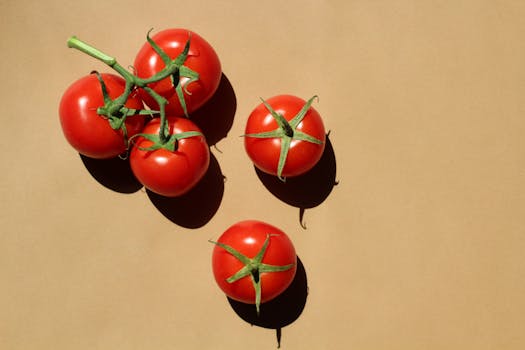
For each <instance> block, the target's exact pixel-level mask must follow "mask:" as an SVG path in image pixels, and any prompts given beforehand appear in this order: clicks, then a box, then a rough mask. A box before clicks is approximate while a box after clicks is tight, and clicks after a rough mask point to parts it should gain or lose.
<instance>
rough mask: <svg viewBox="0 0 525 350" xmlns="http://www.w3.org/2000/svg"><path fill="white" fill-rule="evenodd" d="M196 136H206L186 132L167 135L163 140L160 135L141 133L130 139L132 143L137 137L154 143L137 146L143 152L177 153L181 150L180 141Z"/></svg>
mask: <svg viewBox="0 0 525 350" xmlns="http://www.w3.org/2000/svg"><path fill="white" fill-rule="evenodd" d="M196 136H204V135H203V134H202V133H201V132H199V131H185V132H181V133H178V134H170V135H167V136H165V138H164V139H163V138H161V136H160V135H159V134H144V133H139V134H136V135H133V137H132V138H131V139H130V142H131V141H132V140H134V139H135V138H137V137H142V138H145V139H146V140H148V141H150V142H152V145H151V146H148V147H141V146H136V147H137V148H138V149H140V150H141V151H155V150H158V149H166V150H168V151H170V152H176V151H177V150H178V149H179V141H180V140H182V139H187V138H190V137H196Z"/></svg>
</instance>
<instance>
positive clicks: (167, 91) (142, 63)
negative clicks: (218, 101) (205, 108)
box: [134, 28, 222, 116]
mask: <svg viewBox="0 0 525 350" xmlns="http://www.w3.org/2000/svg"><path fill="white" fill-rule="evenodd" d="M190 35H191V43H190V49H189V53H188V57H187V58H186V61H185V62H184V65H185V66H186V67H188V68H190V69H192V70H193V71H195V72H197V73H199V80H197V81H194V82H192V83H190V84H188V85H187V86H186V89H187V90H188V92H189V94H188V93H186V92H184V99H185V101H186V107H187V110H188V113H191V112H193V111H195V110H196V109H198V108H199V107H201V106H202V105H203V104H204V103H205V102H206V101H208V100H209V99H210V98H211V97H212V95H213V94H214V93H215V91H216V90H217V87H218V86H219V82H220V80H221V75H222V70H221V63H220V61H219V57H218V56H217V53H216V52H215V50H214V49H213V47H212V46H211V45H210V44H209V43H208V42H207V41H206V40H205V39H204V38H203V37H201V36H200V35H198V34H197V33H195V32H192V31H190V30H187V29H181V28H174V29H166V30H163V31H160V32H158V33H157V34H155V35H153V36H152V37H151V38H152V39H153V41H155V43H156V44H157V45H158V46H159V47H160V48H161V49H162V50H163V51H164V52H165V53H166V54H167V55H168V56H169V57H171V58H172V59H174V58H176V57H177V56H178V55H179V54H180V53H181V52H182V51H183V49H184V45H185V44H186V42H187V41H188V38H190ZM134 67H135V70H136V74H137V76H139V77H140V78H149V77H151V76H152V75H154V74H155V73H157V72H159V71H161V70H162V69H163V68H164V67H165V64H164V62H163V61H162V59H161V57H160V56H159V55H158V54H157V53H156V52H155V51H154V50H153V48H152V47H151V45H150V44H149V43H148V42H146V43H145V44H144V45H143V46H142V48H141V49H140V50H139V52H138V53H137V56H136V57H135V63H134ZM182 79H185V80H182ZM186 79H187V78H182V77H181V82H182V83H183V84H184V82H186ZM149 87H151V88H152V89H153V90H155V91H156V92H157V93H159V94H160V95H161V96H163V97H164V98H166V99H167V100H168V104H167V105H166V113H167V114H169V115H172V116H182V115H184V111H183V109H182V107H181V105H180V102H179V99H178V97H177V94H176V92H175V89H174V88H173V85H172V83H171V80H170V78H169V77H168V78H166V79H163V80H161V81H159V82H155V83H151V84H149ZM140 93H141V97H142V98H143V100H144V102H145V103H146V104H147V105H148V106H149V107H150V108H152V109H154V110H158V108H159V107H158V104H157V103H156V102H155V100H154V99H153V98H152V97H151V96H150V95H149V94H148V93H146V92H145V91H144V90H140Z"/></svg>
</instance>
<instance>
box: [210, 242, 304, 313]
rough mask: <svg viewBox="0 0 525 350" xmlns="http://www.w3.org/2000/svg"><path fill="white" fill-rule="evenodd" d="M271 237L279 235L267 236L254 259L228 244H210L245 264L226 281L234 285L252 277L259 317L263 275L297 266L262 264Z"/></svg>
mask: <svg viewBox="0 0 525 350" xmlns="http://www.w3.org/2000/svg"><path fill="white" fill-rule="evenodd" d="M271 236H277V235H272V234H267V235H266V239H265V240H264V243H263V245H262V247H261V249H260V250H259V252H258V253H257V254H256V255H255V257H253V258H249V257H247V256H246V255H244V254H242V253H241V252H239V251H238V250H237V249H235V248H233V247H231V246H229V245H227V244H224V243H221V242H215V241H212V240H210V241H209V242H210V243H213V244H215V245H217V246H219V247H221V248H223V249H224V250H226V251H227V252H228V253H230V254H231V255H233V256H234V257H235V258H237V259H238V260H239V261H240V262H241V263H243V264H244V266H243V267H242V268H241V269H240V270H238V271H237V272H236V273H234V274H233V275H231V276H230V277H228V278H227V279H226V281H227V282H228V283H234V282H236V281H238V280H240V279H242V278H245V277H250V279H251V280H252V284H253V288H254V290H255V308H256V311H257V315H259V313H260V305H261V294H262V285H261V278H260V276H261V274H262V273H273V272H281V271H286V270H289V269H291V268H293V267H294V266H295V264H288V265H270V264H265V263H263V262H262V260H263V258H264V254H265V253H266V250H267V249H268V245H269V244H270V237H271Z"/></svg>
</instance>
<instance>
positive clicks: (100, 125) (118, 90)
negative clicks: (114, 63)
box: [59, 74, 145, 159]
mask: <svg viewBox="0 0 525 350" xmlns="http://www.w3.org/2000/svg"><path fill="white" fill-rule="evenodd" d="M101 77H102V80H103V81H104V83H105V85H106V89H107V92H108V95H109V97H110V98H111V99H115V98H117V97H118V96H120V95H121V94H122V92H124V87H125V81H124V79H123V78H121V77H120V76H117V75H113V74H101ZM102 106H104V97H103V94H102V88H101V84H100V81H99V80H98V78H97V76H96V75H95V74H90V75H87V76H85V77H82V78H80V79H78V80H77V81H75V82H73V84H71V85H70V86H69V87H68V88H67V89H66V91H65V92H64V94H63V95H62V99H61V100H60V105H59V116H60V123H61V126H62V131H63V133H64V136H65V137H66V140H67V141H68V142H69V143H70V144H71V146H72V147H73V148H74V149H75V150H77V151H78V152H79V153H80V154H82V155H85V156H87V157H90V158H97V159H105V158H113V157H116V156H118V155H119V154H121V153H123V152H124V151H125V150H126V147H127V143H126V140H125V137H124V134H123V131H122V129H118V130H114V129H113V128H112V127H111V125H110V123H109V121H108V119H107V118H106V117H104V116H101V115H99V114H97V108H99V107H102ZM125 106H126V107H128V108H131V109H137V110H139V109H142V108H143V104H142V100H141V99H140V97H139V96H138V94H137V93H136V91H135V92H133V93H132V94H131V95H130V97H129V98H128V100H127V102H126V104H125ZM144 123H145V117H144V116H143V115H134V116H129V117H127V118H126V122H125V127H126V131H127V137H131V136H133V135H135V134H136V133H138V132H140V130H141V129H142V128H143V126H144Z"/></svg>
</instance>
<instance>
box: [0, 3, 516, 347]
mask: <svg viewBox="0 0 525 350" xmlns="http://www.w3.org/2000/svg"><path fill="white" fill-rule="evenodd" d="M0 16H1V24H0V29H1V30H0V32H1V33H2V36H1V39H0V44H1V47H0V52H1V56H2V62H1V64H0V76H1V77H2V84H1V86H0V96H1V98H2V102H3V103H2V105H3V106H4V109H3V113H2V117H1V118H2V125H3V128H2V130H3V131H2V147H1V149H0V152H1V163H0V164H1V165H0V166H1V170H2V171H1V174H2V175H1V182H0V195H1V199H2V200H1V204H0V224H1V226H0V227H1V232H0V349H6V350H7V349H9V350H11V349H13V350H14V349H24V350H26V349H76V350H81V349H86V350H87V349H90V350H93V349H155V350H160V349H274V348H275V347H276V335H275V331H274V330H272V329H266V328H260V327H251V326H250V325H249V324H248V323H246V322H245V321H243V320H242V319H241V318H239V316H237V314H236V313H235V312H234V311H233V309H232V308H231V307H230V305H229V303H228V302H227V300H226V298H225V297H224V295H223V294H222V292H221V291H220V290H219V289H218V288H217V287H216V285H215V282H214V281H213V278H212V275H211V271H210V252H211V249H212V247H211V245H210V244H209V243H208V242H207V240H208V239H214V238H217V237H218V236H219V234H220V233H221V232H222V231H224V229H226V228H227V227H228V226H229V225H231V224H233V223H234V222H236V221H239V220H242V219H246V218H256V219H260V220H264V221H267V222H270V223H272V224H274V225H277V226H279V227H281V228H282V229H283V230H285V231H286V232H288V233H289V235H290V236H291V237H292V239H293V240H294V242H295V245H296V248H297V251H298V254H299V256H300V258H301V261H302V262H303V264H304V267H305V271H306V275H307V279H308V286H309V296H308V299H307V303H306V305H305V308H304V311H303V313H302V315H301V316H300V317H299V318H298V319H297V320H296V321H295V322H294V323H292V324H291V325H289V326H287V327H285V328H283V330H282V348H283V349H374V350H378V349H476V350H481V349H523V348H525V332H523V325H524V324H525V301H524V295H525V258H524V251H525V237H524V234H525V231H524V224H525V219H524V215H523V213H524V212H525V191H524V176H525V152H524V147H525V144H524V139H525V138H524V131H525V119H524V113H525V98H524V94H525V40H524V34H525V22H524V21H523V18H525V2H523V1H464V0H460V1H375V0H372V1H352V0H349V1H346V0H345V1H343V0H341V1H312V0H310V1H259V0H258V1H191V2H190V1H175V0H170V1H134V0H127V1H114V2H111V1H107V2H102V1H82V2H75V1H41V2H37V1H24V0H22V1H6V0H3V1H1V3H0ZM151 27H154V28H155V29H157V30H160V29H165V28H169V27H185V28H189V29H193V30H195V31H197V32H198V33H200V34H201V35H203V36H204V37H205V38H207V39H208V41H210V42H211V43H212V44H213V46H214V47H215V48H216V50H217V52H218V54H219V56H220V58H221V60H222V64H223V70H224V73H225V74H226V76H227V77H228V79H229V81H230V83H231V86H232V87H233V90H234V92H235V97H236V102H237V104H236V113H235V118H234V120H233V124H232V125H231V129H230V130H229V133H228V137H226V138H224V139H222V140H220V141H219V142H218V143H217V147H218V148H219V149H220V151H222V153H220V152H218V151H217V150H216V149H212V153H213V154H214V156H215V158H216V159H217V162H218V164H219V167H220V171H221V172H222V173H223V174H224V175H225V176H226V177H227V181H226V183H225V184H224V192H223V194H222V197H219V199H220V207H218V210H217V211H216V212H215V213H212V214H213V215H212V217H211V218H209V220H205V222H201V223H200V225H198V226H199V227H196V228H187V227H184V226H183V225H182V226H181V225H178V224H177V223H176V222H173V221H172V220H169V219H168V218H167V217H166V216H164V215H163V214H162V213H161V212H160V211H159V210H158V209H157V208H156V207H155V206H154V205H153V203H152V201H151V200H150V199H149V197H148V196H147V194H146V193H145V192H144V191H143V190H139V191H137V192H133V193H128V194H125V193H120V192H117V191H113V190H111V189H109V188H107V187H105V186H103V185H101V184H100V183H99V182H97V180H96V179H95V178H94V177H93V176H91V175H90V173H89V172H88V171H87V169H86V167H85V166H84V165H83V163H82V161H81V160H80V158H79V156H78V154H76V153H75V152H74V151H73V150H72V149H71V148H70V147H69V145H68V144H67V143H66V142H65V140H64V138H63V136H62V133H61V130H60V126H59V124H58V115H57V104H58V101H59V99H60V96H61V93H62V91H63V90H64V89H65V88H66V87H67V86H68V85H69V84H70V83H71V82H72V81H73V80H75V79H77V78H78V77H80V76H82V75H84V74H87V73H88V72H89V71H90V70H92V69H98V70H101V71H107V70H108V69H109V68H107V69H106V67H105V66H103V65H102V64H100V63H98V62H96V61H95V60H94V59H92V58H90V57H87V56H86V55H84V54H81V53H80V52H77V51H74V50H70V49H68V48H67V47H66V40H67V38H68V37H69V36H70V35H73V34H76V35H77V36H79V37H80V38H82V39H84V40H86V41H88V42H90V43H92V44H94V45H96V46H97V47H99V48H100V49H102V50H104V51H106V52H108V53H110V54H113V55H115V56H116V57H117V58H118V59H119V61H120V62H121V63H123V64H124V65H127V64H131V63H132V62H133V58H134V54H135V52H136V50H138V48H139V47H140V46H141V45H142V44H143V42H144V38H145V33H146V32H147V30H148V29H149V28H151ZM278 93H293V94H296V95H298V96H301V97H304V98H308V97H310V96H311V95H313V94H318V95H319V96H320V99H319V102H316V104H315V105H314V106H315V108H316V109H317V110H318V111H319V112H320V113H321V114H322V115H323V117H324V120H325V124H326V127H327V128H328V129H330V130H331V137H330V139H331V143H332V146H333V149H334V155H335V159H336V167H337V168H336V169H337V173H336V178H337V180H338V181H339V185H337V186H335V187H334V188H333V190H332V192H331V193H330V194H329V196H328V197H327V198H326V199H325V200H324V201H322V203H319V205H317V206H315V207H314V208H310V209H307V210H306V212H305V215H304V220H305V222H306V224H307V229H306V230H303V229H302V228H301V227H300V225H299V221H298V217H299V209H298V208H296V207H294V206H292V205H289V204H287V203H286V202H283V201H281V200H279V199H278V198H277V197H275V196H274V195H273V194H272V193H271V192H269V191H268V190H267V189H266V187H265V186H264V185H263V184H262V182H261V181H260V180H259V178H258V177H257V175H256V173H255V171H254V169H253V167H252V165H251V163H250V162H249V160H248V158H247V156H246V155H245V153H244V149H243V145H242V140H241V139H240V138H239V137H238V135H240V134H242V132H243V128H244V123H245V120H246V118H247V115H248V114H249V112H250V111H251V110H252V108H254V107H255V105H256V104H257V103H258V98H259V96H261V97H269V96H272V95H275V94H278ZM202 199H203V200H206V198H205V197H203V198H202Z"/></svg>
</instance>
